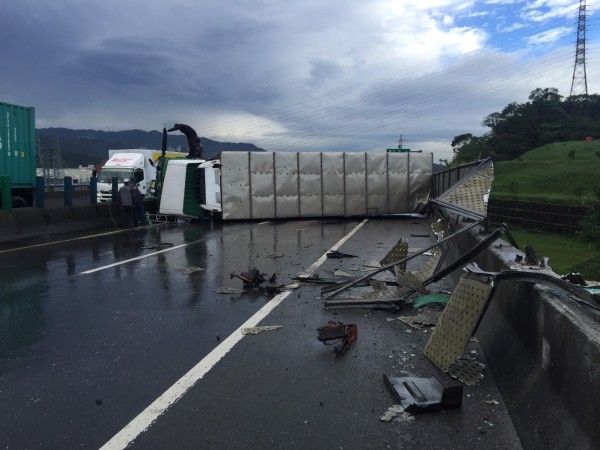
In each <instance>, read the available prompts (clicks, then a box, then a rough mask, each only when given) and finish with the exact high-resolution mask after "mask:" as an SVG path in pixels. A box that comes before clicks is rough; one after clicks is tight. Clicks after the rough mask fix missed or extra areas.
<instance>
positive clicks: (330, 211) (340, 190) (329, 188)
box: [321, 153, 346, 216]
mask: <svg viewBox="0 0 600 450" xmlns="http://www.w3.org/2000/svg"><path fill="white" fill-rule="evenodd" d="M321 155H322V164H323V210H324V211H327V215H329V216H344V215H346V202H345V198H344V185H345V180H344V159H345V158H344V155H345V153H342V154H340V153H322V154H321Z"/></svg>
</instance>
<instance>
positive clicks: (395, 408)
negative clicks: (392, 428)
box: [379, 405, 404, 422]
mask: <svg viewBox="0 0 600 450" xmlns="http://www.w3.org/2000/svg"><path fill="white" fill-rule="evenodd" d="M403 412H404V408H403V407H402V406H400V405H392V406H390V407H389V408H388V409H387V411H386V412H384V413H383V414H382V415H381V416H379V420H380V421H382V422H391V421H392V419H394V418H395V417H397V416H398V415H400V414H402V413H403Z"/></svg>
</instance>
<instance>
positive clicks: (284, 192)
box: [273, 152, 300, 218]
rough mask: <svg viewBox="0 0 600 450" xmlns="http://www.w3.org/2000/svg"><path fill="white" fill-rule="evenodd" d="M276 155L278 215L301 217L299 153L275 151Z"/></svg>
mask: <svg viewBox="0 0 600 450" xmlns="http://www.w3.org/2000/svg"><path fill="white" fill-rule="evenodd" d="M273 155H274V157H275V192H276V193H277V197H276V198H277V203H276V204H275V206H276V208H277V211H276V213H277V217H282V218H284V217H300V196H299V194H298V153H293V152H279V153H273Z"/></svg>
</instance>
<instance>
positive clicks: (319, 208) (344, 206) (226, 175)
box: [159, 151, 433, 220]
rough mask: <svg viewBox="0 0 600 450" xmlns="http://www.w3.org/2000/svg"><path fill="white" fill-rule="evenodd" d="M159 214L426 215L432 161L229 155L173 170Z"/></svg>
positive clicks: (175, 163) (171, 166) (427, 157)
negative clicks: (424, 213)
mask: <svg viewBox="0 0 600 450" xmlns="http://www.w3.org/2000/svg"><path fill="white" fill-rule="evenodd" d="M162 176H163V178H162V183H161V192H160V195H159V212H160V213H161V214H165V215H173V216H177V217H182V218H192V219H193V218H200V217H203V216H206V215H213V216H217V217H220V218H222V219H223V220H246V219H278V218H296V217H303V218H306V217H349V216H380V215H390V214H411V213H423V212H425V210H426V208H427V205H428V203H429V196H430V193H431V186H432V176H433V155H432V154H431V153H408V152H407V153H389V152H385V153H384V152H377V153H375V152H373V153H370V152H367V153H354V152H343V153H341V152H340V153H335V152H325V153H316V152H315V153H313V152H304V153H300V152H233V151H232V152H222V153H221V154H220V155H218V156H217V157H216V158H215V159H210V160H194V159H179V160H169V161H166V162H165V166H164V170H163V174H162Z"/></svg>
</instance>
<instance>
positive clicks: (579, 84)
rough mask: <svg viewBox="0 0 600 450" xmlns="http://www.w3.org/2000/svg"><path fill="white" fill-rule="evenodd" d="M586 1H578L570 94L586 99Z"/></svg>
mask: <svg viewBox="0 0 600 450" xmlns="http://www.w3.org/2000/svg"><path fill="white" fill-rule="evenodd" d="M585 2H586V0H579V19H578V20H577V43H576V45H575V64H574V66H573V80H572V82H571V93H570V94H569V97H570V96H573V95H582V94H583V95H585V96H586V98H587V95H588V87H587V75H586V73H585V28H586V25H585V16H586V14H585V11H586V3H585Z"/></svg>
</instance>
